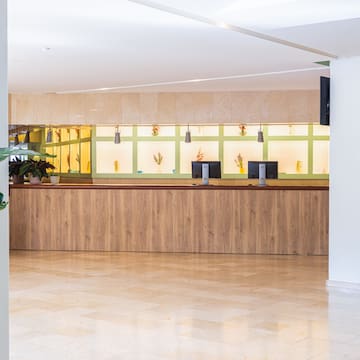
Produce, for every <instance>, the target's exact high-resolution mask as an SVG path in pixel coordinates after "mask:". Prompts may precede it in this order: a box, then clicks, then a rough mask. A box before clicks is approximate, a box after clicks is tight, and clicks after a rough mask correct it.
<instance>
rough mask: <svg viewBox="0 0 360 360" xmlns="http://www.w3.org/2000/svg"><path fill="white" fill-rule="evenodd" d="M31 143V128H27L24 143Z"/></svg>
mask: <svg viewBox="0 0 360 360" xmlns="http://www.w3.org/2000/svg"><path fill="white" fill-rule="evenodd" d="M29 143H30V130H27V131H26V134H25V138H24V144H29Z"/></svg>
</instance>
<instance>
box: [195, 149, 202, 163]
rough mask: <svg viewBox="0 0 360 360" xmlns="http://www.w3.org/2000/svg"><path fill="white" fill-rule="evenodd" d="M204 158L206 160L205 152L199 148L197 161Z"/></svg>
mask: <svg viewBox="0 0 360 360" xmlns="http://www.w3.org/2000/svg"><path fill="white" fill-rule="evenodd" d="M202 160H204V153H203V152H202V150H201V148H199V150H198V152H197V154H196V161H202Z"/></svg>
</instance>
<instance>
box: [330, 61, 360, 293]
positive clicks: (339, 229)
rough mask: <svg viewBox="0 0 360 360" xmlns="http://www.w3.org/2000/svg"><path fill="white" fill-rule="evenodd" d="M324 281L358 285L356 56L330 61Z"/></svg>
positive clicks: (359, 103) (359, 94)
mask: <svg viewBox="0 0 360 360" xmlns="http://www.w3.org/2000/svg"><path fill="white" fill-rule="evenodd" d="M330 132H331V136H330V234H329V235H330V236H329V241H330V243H329V281H328V285H335V286H348V287H355V288H356V287H359V288H360V215H359V214H360V155H359V144H360V57H352V58H344V59H338V60H335V61H332V62H331V80H330Z"/></svg>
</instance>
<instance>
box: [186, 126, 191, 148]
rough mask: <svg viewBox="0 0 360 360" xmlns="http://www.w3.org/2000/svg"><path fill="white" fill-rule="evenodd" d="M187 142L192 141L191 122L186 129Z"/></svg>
mask: <svg viewBox="0 0 360 360" xmlns="http://www.w3.org/2000/svg"><path fill="white" fill-rule="evenodd" d="M185 142H186V143H188V144H189V143H191V132H190V127H189V124H188V126H187V130H186V133H185Z"/></svg>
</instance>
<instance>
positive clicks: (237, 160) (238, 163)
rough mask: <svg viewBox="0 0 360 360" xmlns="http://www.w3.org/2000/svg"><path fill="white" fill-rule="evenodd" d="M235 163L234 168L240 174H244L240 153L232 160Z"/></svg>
mask: <svg viewBox="0 0 360 360" xmlns="http://www.w3.org/2000/svg"><path fill="white" fill-rule="evenodd" d="M234 161H235V164H236V166H237V167H238V168H239V170H240V172H241V173H244V172H245V169H244V159H243V157H242V156H241V154H240V153H238V154H237V156H236V158H235V159H234Z"/></svg>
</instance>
